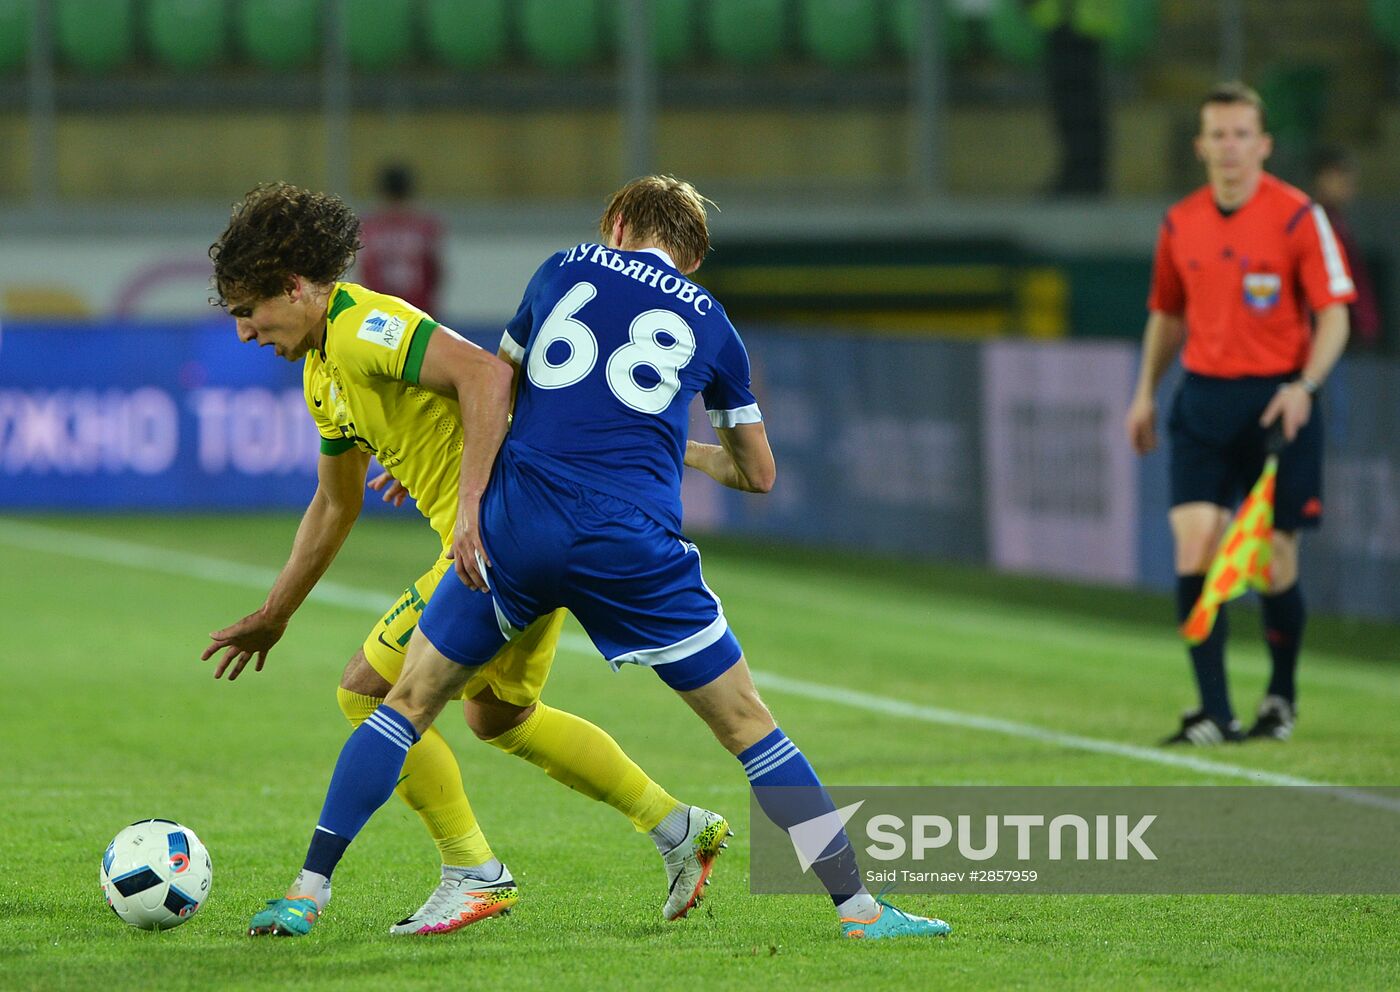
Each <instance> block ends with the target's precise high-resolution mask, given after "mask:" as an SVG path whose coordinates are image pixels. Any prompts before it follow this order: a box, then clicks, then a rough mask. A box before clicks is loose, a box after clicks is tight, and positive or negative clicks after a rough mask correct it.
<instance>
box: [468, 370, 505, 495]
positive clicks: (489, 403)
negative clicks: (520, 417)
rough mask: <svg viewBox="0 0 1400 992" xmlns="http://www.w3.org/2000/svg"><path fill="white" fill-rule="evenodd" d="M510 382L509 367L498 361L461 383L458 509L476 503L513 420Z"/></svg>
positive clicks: (484, 487)
mask: <svg viewBox="0 0 1400 992" xmlns="http://www.w3.org/2000/svg"><path fill="white" fill-rule="evenodd" d="M511 383H512V370H511V368H510V366H509V365H507V364H506V363H505V362H498V363H497V367H496V368H494V369H492V370H491V371H490V372H489V373H487V374H484V375H479V376H477V377H476V378H475V379H474V380H472V381H471V382H470V383H468V382H462V383H460V384H459V385H458V392H457V402H458V404H459V406H460V407H461V411H462V470H461V478H460V480H459V490H458V500H459V509H465V508H467V507H468V506H472V507H474V506H476V505H477V504H478V503H479V502H480V500H481V494H482V493H483V492H485V491H486V483H487V482H488V481H489V480H490V478H491V466H492V465H493V464H494V463H495V461H496V454H497V452H499V451H500V449H501V443H502V442H503V441H504V440H505V437H506V427H507V425H508V424H509V422H510V407H511Z"/></svg>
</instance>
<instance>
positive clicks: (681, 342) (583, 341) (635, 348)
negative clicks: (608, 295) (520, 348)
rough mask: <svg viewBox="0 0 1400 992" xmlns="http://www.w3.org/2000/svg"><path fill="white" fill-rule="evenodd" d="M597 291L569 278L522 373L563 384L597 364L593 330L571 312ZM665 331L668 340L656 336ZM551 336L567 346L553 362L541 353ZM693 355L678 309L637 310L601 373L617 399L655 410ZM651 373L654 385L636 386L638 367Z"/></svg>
mask: <svg viewBox="0 0 1400 992" xmlns="http://www.w3.org/2000/svg"><path fill="white" fill-rule="evenodd" d="M597 295H598V290H597V287H595V286H594V285H593V284H592V283H590V282H578V283H575V284H574V285H573V286H572V287H571V288H570V289H569V291H568V292H567V293H565V294H564V295H563V296H562V297H560V299H559V302H558V303H556V304H555V305H554V309H553V310H551V311H550V312H549V316H548V317H546V318H545V320H544V323H543V324H541V325H540V332H539V334H538V335H536V336H535V340H534V341H533V342H532V343H531V345H530V357H529V358H528V359H527V360H526V374H527V375H529V377H530V381H531V382H532V383H534V384H535V385H536V386H539V387H540V388H541V389H563V388H565V387H567V386H572V385H575V384H576V383H578V382H581V381H582V380H583V379H584V377H585V376H587V375H588V373H590V372H592V371H593V368H594V366H596V365H597V364H598V339H597V337H596V336H595V335H594V333H593V329H592V328H591V327H589V326H588V325H587V324H585V323H584V322H583V321H581V320H579V319H577V318H576V317H575V316H574V315H575V314H576V313H578V312H579V311H580V310H582V309H583V308H584V306H586V305H587V304H588V302H589V301H590V300H592V299H593V297H595V296H597ZM663 333H664V334H667V335H669V336H670V338H671V344H669V345H665V344H662V343H661V341H660V340H659V339H658V335H660V334H663ZM556 341H563V342H565V343H566V344H568V345H569V347H570V352H569V357H568V358H566V359H565V360H564V361H562V362H560V363H559V364H558V365H553V364H551V363H550V362H549V361H548V360H547V359H546V358H545V354H544V353H545V351H546V349H548V348H549V346H550V345H552V344H553V343H554V342H556ZM694 357H695V331H694V330H693V329H692V328H691V326H690V324H688V323H687V322H686V321H685V318H683V317H682V316H681V315H680V314H678V313H675V312H674V311H672V310H665V309H659V308H658V309H654V310H647V311H645V312H643V313H639V314H638V315H637V316H636V317H635V318H634V319H633V321H632V323H631V324H630V325H629V326H628V328H627V343H626V344H623V345H620V346H619V347H618V349H617V350H616V351H614V352H613V353H612V354H611V355H609V356H608V361H607V365H606V366H605V378H606V380H607V383H608V390H609V391H610V392H611V393H612V394H613V396H615V397H616V398H617V400H618V402H619V403H621V404H623V405H624V406H626V407H628V408H630V409H633V410H636V411H637V412H638V413H648V414H660V413H662V412H664V411H665V410H666V408H667V407H668V406H670V405H671V401H672V400H673V399H675V398H676V393H678V392H680V388H681V380H680V370H681V369H683V368H685V367H686V366H687V365H689V364H690V360H691V359H692V358H694ZM643 365H645V366H647V367H649V368H651V369H652V370H653V371H655V372H656V374H657V376H658V379H659V381H658V382H657V383H656V385H654V386H641V385H638V384H637V380H636V379H635V378H634V377H633V372H635V371H636V370H637V368H639V367H640V366H643Z"/></svg>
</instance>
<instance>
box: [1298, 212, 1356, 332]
mask: <svg viewBox="0 0 1400 992" xmlns="http://www.w3.org/2000/svg"><path fill="white" fill-rule="evenodd" d="M1294 237H1295V238H1297V239H1298V278H1299V281H1300V282H1301V283H1302V287H1303V295H1304V296H1305V297H1306V299H1307V301H1308V306H1309V307H1311V308H1312V309H1313V310H1321V309H1322V308H1323V307H1326V306H1331V305H1332V304H1333V303H1350V302H1351V301H1353V300H1355V299H1356V286H1355V284H1354V283H1353V282H1352V279H1351V268H1350V266H1349V265H1348V264H1347V257H1346V253H1345V252H1344V251H1343V250H1342V245H1341V242H1340V241H1339V240H1338V239H1337V232H1336V231H1334V230H1332V224H1331V222H1330V221H1328V219H1327V212H1326V211H1324V210H1323V209H1322V207H1321V206H1319V205H1318V204H1316V203H1314V204H1312V206H1310V207H1309V208H1308V214H1307V216H1305V217H1304V218H1303V220H1302V222H1301V223H1299V224H1298V226H1297V227H1296V228H1295V229H1294Z"/></svg>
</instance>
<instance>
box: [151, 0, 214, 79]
mask: <svg viewBox="0 0 1400 992" xmlns="http://www.w3.org/2000/svg"><path fill="white" fill-rule="evenodd" d="M226 14H227V10H226V8H225V4H224V0H147V3H146V18H145V20H146V25H145V26H146V43H147V45H148V47H149V48H150V51H151V54H152V55H154V56H155V58H156V61H157V62H159V63H160V64H161V65H164V66H166V67H168V68H171V69H175V70H178V71H180V72H192V71H195V70H198V69H204V68H207V67H208V66H211V65H213V64H214V63H215V62H218V61H219V60H220V59H221V58H222V57H223V54H224V28H225V20H224V18H225V16H226Z"/></svg>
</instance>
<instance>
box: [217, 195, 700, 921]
mask: <svg viewBox="0 0 1400 992" xmlns="http://www.w3.org/2000/svg"><path fill="white" fill-rule="evenodd" d="M359 247H360V243H359V221H358V220H357V219H356V217H355V215H354V214H353V213H352V212H351V211H350V209H349V208H348V207H347V206H346V205H345V204H344V203H342V202H341V201H340V200H339V199H337V198H336V197H333V196H329V195H324V194H318V193H312V192H308V191H306V190H302V189H298V188H296V187H292V186H288V185H285V184H271V185H264V186H259V187H257V188H256V189H254V190H252V191H251V192H250V193H249V194H248V195H247V196H246V197H245V198H244V200H243V201H242V202H241V203H239V204H238V205H237V206H236V207H235V208H234V210H233V214H232V217H231V219H230V221H229V225H228V227H227V229H226V230H225V231H224V233H223V235H222V236H221V237H220V238H219V240H218V241H217V242H216V243H215V244H214V245H213V247H212V248H210V251H209V254H210V257H211V258H212V259H213V261H214V276H215V286H216V290H217V293H218V299H219V302H220V303H222V304H223V305H224V306H226V307H227V308H228V311H229V313H230V314H231V315H232V316H233V317H234V318H235V320H236V321H237V329H238V335H239V338H240V339H241V340H243V341H246V342H256V343H257V344H258V345H259V346H261V347H269V346H270V347H272V348H274V349H275V350H276V352H277V354H278V355H279V356H281V357H282V358H285V359H287V360H289V361H294V362H295V361H301V362H303V363H304V364H303V368H304V373H303V383H304V387H305V394H306V405H307V409H308V410H309V411H310V413H311V416H312V419H313V420H314V421H315V423H316V427H317V428H318V430H319V432H320V435H321V452H320V456H319V459H318V463H317V487H316V492H315V495H314V496H313V497H312V499H311V503H310V505H309V506H308V507H307V510H306V512H305V514H304V515H303V517H302V521H301V525H300V527H299V528H298V530H297V535H296V539H295V541H294V543H293V546H292V551H291V555H290V557H289V558H288V560H287V563H286V564H285V565H284V566H283V568H282V571H281V573H280V574H279V575H278V577H277V580H276V582H275V583H274V584H273V587H272V589H271V590H270V591H269V593H268V595H267V597H266V599H265V601H264V602H263V605H262V606H261V607H259V609H257V610H256V611H255V612H253V613H251V614H249V615H248V616H246V617H244V618H243V619H241V620H239V621H238V622H236V623H233V624H231V625H229V626H228V627H225V628H224V629H222V630H218V631H215V632H214V633H213V634H211V635H210V639H211V640H210V644H209V646H208V647H207V648H206V649H205V651H204V654H203V658H204V659H205V660H208V659H209V658H211V657H213V656H214V655H216V654H218V653H219V652H220V651H223V654H222V656H221V657H220V658H219V660H218V661H217V663H216V666H215V669H214V677H215V678H220V677H222V676H223V675H224V674H227V675H228V678H229V681H233V680H234V679H236V678H237V677H238V676H239V674H240V673H241V672H242V671H243V670H244V668H245V667H246V666H247V665H248V664H249V662H250V661H251V662H254V670H255V671H261V670H262V668H263V664H264V661H265V659H266V656H267V653H268V651H269V650H270V649H271V648H272V647H273V645H275V644H276V643H277V641H278V640H279V639H280V638H281V636H282V634H283V632H284V631H285V630H286V628H287V624H288V621H289V620H290V619H291V617H292V614H293V613H294V612H295V611H296V609H297V608H298V607H299V606H300V605H301V603H302V602H303V601H304V600H305V598H306V596H307V595H308V594H309V593H310V592H311V590H312V588H313V587H314V586H315V585H316V582H317V581H318V580H319V579H320V577H321V575H322V574H323V573H324V572H325V570H326V568H327V567H328V566H329V565H330V563H331V561H332V560H333V559H334V558H335V556H336V553H337V552H338V551H339V550H340V547H341V545H342V544H343V542H344V541H345V538H346V537H347V536H348V535H349V533H350V529H351V528H352V527H353V526H354V523H355V520H356V518H357V516H358V514H359V511H360V508H361V505H362V503H363V498H364V487H365V478H366V473H367V470H368V467H369V463H370V456H371V455H374V456H375V457H377V458H378V460H379V462H380V464H381V465H382V466H383V467H384V468H385V469H386V470H388V471H389V472H391V473H392V475H393V477H394V479H396V480H397V482H398V483H399V484H401V485H402V486H403V487H405V488H406V489H407V491H408V492H409V493H410V494H412V495H413V496H414V497H415V499H416V500H417V503H418V507H419V509H420V510H421V511H422V513H423V515H424V516H426V517H427V518H428V520H429V521H430V523H431V524H432V527H433V529H434V530H435V531H436V532H437V534H438V536H439V537H440V538H441V540H442V549H443V550H442V554H441V556H439V558H438V559H437V561H435V562H434V563H433V565H432V566H431V567H430V568H429V569H428V570H427V571H426V572H425V573H424V574H423V575H422V576H421V577H420V578H419V579H418V580H417V581H416V582H414V583H413V585H412V586H410V587H409V588H408V590H407V591H405V592H404V594H403V596H402V597H400V599H399V600H398V601H397V602H396V603H395V604H394V605H393V606H392V607H391V608H390V609H389V611H388V612H387V613H385V615H384V616H383V618H382V619H381V620H380V621H379V622H378V623H377V624H376V625H375V627H374V629H373V630H372V631H371V632H370V634H369V636H368V637H367V638H366V639H365V643H364V646H363V648H362V649H361V650H360V651H359V652H358V653H356V655H355V657H354V658H352V659H351V660H350V663H349V665H348V666H347V667H346V668H345V672H344V674H343V676H342V677H341V681H340V687H339V689H338V691H337V694H336V695H337V699H338V700H339V703H340V707H341V709H342V711H343V712H344V713H345V715H346V717H347V718H348V719H349V720H350V722H351V724H352V725H354V726H359V725H360V724H362V723H367V724H368V725H370V726H373V727H375V729H378V726H377V724H376V723H375V720H376V718H375V716H374V714H375V710H376V709H377V707H378V705H379V703H380V701H381V700H382V699H383V697H384V696H385V694H386V693H387V692H388V690H389V688H390V685H391V684H392V683H393V682H395V681H396V680H397V678H398V676H399V673H400V670H401V668H402V666H403V660H404V650H405V646H406V645H407V643H408V640H409V636H410V635H411V634H412V632H413V630H414V628H415V627H416V625H417V622H418V617H419V615H420V614H421V613H422V611H423V606H424V604H425V602H426V601H427V600H428V599H429V598H430V597H431V596H432V594H433V590H434V589H435V587H436V586H437V583H438V580H439V579H441V578H442V576H443V575H444V574H445V573H446V571H447V570H448V569H449V568H452V567H454V552H456V553H458V554H457V556H456V560H455V564H456V567H457V568H458V570H459V572H462V573H463V575H464V578H465V577H467V576H471V578H470V579H467V581H472V580H473V579H475V580H476V581H477V582H479V581H480V579H479V576H480V571H479V569H480V565H479V563H478V561H477V560H476V559H477V555H478V554H479V547H480V546H479V544H478V543H476V540H477V539H476V534H475V531H476V520H475V513H476V500H477V499H478V498H479V495H480V489H481V488H483V487H484V485H485V481H486V476H487V473H488V472H489V470H490V466H491V462H492V460H493V459H494V457H495V453H496V450H497V448H498V447H499V445H500V443H501V439H502V438H503V437H504V434H505V430H506V421H507V417H506V413H505V411H506V410H507V409H508V405H509V389H510V381H511V379H510V369H509V367H508V366H507V365H506V364H505V363H503V362H500V361H499V360H498V359H497V358H496V357H494V356H492V355H490V354H488V353H486V352H484V351H482V350H481V349H480V348H477V347H476V346H474V345H472V344H471V343H469V342H467V341H465V340H464V339H462V338H461V337H459V336H458V335H456V334H454V333H453V332H452V331H451V330H449V329H448V328H446V327H442V326H440V325H439V324H438V323H437V322H436V321H434V320H433V319H432V318H431V317H429V316H428V315H427V314H425V313H423V312H421V311H419V310H416V309H414V308H413V307H411V306H409V305H408V304H406V303H404V302H403V301H402V300H399V299H396V298H394V297H390V296H385V295H383V294H381V293H376V292H373V291H372V290H369V289H366V288H365V287H363V286H358V285H355V284H353V283H348V282H341V281H339V280H340V277H341V276H342V275H343V274H344V272H345V271H346V270H347V269H348V268H349V267H350V265H351V263H352V262H353V260H354V257H355V252H356V251H357V250H358V249H359ZM464 559H466V560H464ZM562 623H563V611H559V612H556V613H553V614H550V615H547V616H544V617H541V618H540V619H539V620H538V621H536V623H535V624H533V625H532V626H531V627H530V629H529V630H527V631H526V632H525V634H524V635H523V636H521V637H519V638H517V639H516V640H515V641H513V642H511V643H510V644H508V645H506V646H505V647H504V648H503V649H502V650H501V652H500V653H499V654H498V655H497V656H496V657H495V658H494V659H493V660H492V661H491V662H490V663H489V664H487V665H485V666H483V668H482V670H481V672H480V673H479V675H478V676H477V677H475V678H474V679H473V680H472V681H471V682H470V683H469V684H468V685H467V686H466V688H465V689H464V691H463V693H462V696H463V697H464V699H465V711H466V718H467V723H468V724H469V725H470V726H471V728H472V731H473V732H474V733H475V734H476V735H477V737H479V738H481V739H483V740H486V741H488V742H489V743H491V744H493V745H495V746H496V747H498V748H500V749H502V750H504V751H507V752H509V753H512V754H517V755H519V756H520V757H522V758H525V759H526V760H527V761H529V762H531V763H532V764H535V765H537V766H538V767H540V768H542V769H543V770H544V771H545V772H546V773H548V774H549V775H550V776H551V777H552V778H554V779H556V780H557V781H559V782H562V783H564V784H565V785H568V786H569V787H571V788H573V789H575V790H577V791H579V792H582V793H583V794H584V795H587V796H590V797H591V798H594V799H599V800H602V801H603V802H606V803H608V804H609V805H611V806H613V807H614V808H615V809H617V810H618V811H619V812H621V813H622V814H623V815H624V816H626V817H627V818H628V819H629V820H631V822H632V823H633V825H634V826H635V827H636V829H637V830H639V831H642V832H646V833H648V834H649V835H650V836H651V838H652V840H653V841H654V842H655V843H656V845H657V849H658V850H659V851H660V852H661V853H662V856H663V860H664V861H665V863H666V868H667V876H668V879H667V880H668V883H669V889H668V898H667V902H666V905H665V907H664V909H663V913H664V914H665V916H666V917H667V918H668V919H673V918H676V917H678V916H683V915H684V914H685V912H686V911H687V910H688V909H689V908H690V906H691V905H693V903H694V902H695V899H696V897H697V896H698V892H699V889H700V888H701V886H702V883H703V882H704V878H705V876H706V875H707V874H708V860H709V852H708V851H707V850H705V849H704V847H703V845H700V844H698V843H697V842H696V838H695V837H693V836H692V834H693V833H695V831H694V829H693V824H694V823H695V822H697V821H698V819H699V818H698V817H697V816H696V815H695V813H693V812H692V808H691V807H689V806H686V805H684V804H682V803H679V802H677V801H676V800H675V799H674V798H673V797H671V796H670V795H669V794H668V793H667V792H666V791H665V790H664V789H662V788H661V787H660V786H659V785H657V784H656V783H655V782H653V781H652V780H651V779H650V778H648V777H647V775H646V774H645V773H644V772H643V771H642V770H641V769H640V768H639V767H638V766H637V765H636V764H635V763H634V762H633V761H632V760H631V759H630V758H628V757H627V755H626V754H624V753H623V751H622V749H621V748H620V747H619V746H618V744H617V742H616V741H614V740H613V739H612V737H610V736H609V735H608V734H607V733H606V732H605V731H603V730H601V729H600V728H598V727H596V726H594V725H593V724H591V723H589V722H588V721H586V720H583V719H581V718H579V717H577V716H574V715H572V714H569V713H565V712H563V711H561V710H556V709H553V708H551V707H548V706H546V705H544V704H543V703H541V702H540V701H539V698H540V693H541V691H542V689H543V688H544V683H545V680H546V678H547V677H548V675H549V669H550V666H551V664H552V663H553V660H554V652H555V647H556V644H557V641H558V638H559V629H560V626H561V624H562ZM381 732H383V731H381ZM390 732H392V729H390ZM404 746H405V747H407V750H408V757H407V759H406V762H405V764H404V770H403V778H402V779H401V780H400V782H399V786H398V789H397V792H398V794H399V795H400V796H401V797H402V798H403V800H404V801H405V802H406V803H408V805H409V806H410V807H412V808H413V809H414V810H415V811H416V812H417V813H418V814H419V816H420V817H421V818H422V820H423V823H424V825H425V826H426V827H427V829H428V832H429V833H430V834H431V835H432V837H433V840H434V841H435V842H436V843H437V846H438V849H439V851H440V853H441V855H442V862H443V867H442V875H441V881H440V883H439V885H438V887H437V888H436V889H435V890H434V892H433V893H432V895H431V896H430V897H429V898H428V900H427V901H426V902H425V903H424V904H423V905H422V907H420V908H419V909H418V910H417V911H416V912H415V913H413V914H412V915H410V916H409V917H407V918H406V919H404V920H403V921H401V922H400V923H398V924H396V925H395V926H394V927H392V928H391V932H392V933H396V934H419V933H443V932H446V931H450V930H455V929H458V928H459V927H462V926H465V925H466V924H468V923H472V922H475V921H476V920H479V919H484V918H486V917H488V916H493V915H496V914H499V913H502V912H504V911H506V910H508V909H509V908H510V907H511V906H512V905H514V903H515V901H516V899H517V898H518V891H517V888H516V885H515V882H514V880H513V879H512V877H511V875H510V872H509V871H508V870H506V868H505V866H504V865H502V864H501V862H500V861H499V860H497V859H496V858H495V856H494V855H493V853H492V851H491V848H490V846H489V845H488V844H487V842H486V839H485V837H484V836H483V835H482V832H481V828H480V827H479V826H478V825H477V822H476V818H475V816H474V815H473V813H472V809H471V806H470V804H469V803H468V801H467V797H466V793H465V791H464V790H463V786H462V779H461V773H460V771H459V769H458V766H457V762H456V759H455V758H454V756H453V754H452V751H451V749H450V747H449V746H448V744H447V742H446V741H445V740H444V739H443V737H442V735H441V734H440V733H439V732H438V731H437V730H436V729H430V730H429V731H428V732H427V733H426V734H424V735H423V736H422V739H421V740H419V741H418V742H417V743H416V744H413V745H412V746H411V747H408V745H407V742H405V744H404ZM329 898H330V880H329V878H328V877H325V876H321V875H318V874H316V873H315V872H314V871H303V873H302V875H301V876H299V878H298V880H297V884H296V885H295V886H294V887H293V890H292V891H291V892H289V893H288V898H287V899H284V900H276V901H274V902H275V903H277V904H286V906H285V907H282V908H281V909H280V910H279V913H280V916H279V918H278V921H277V922H276V923H275V924H273V923H269V924H268V926H266V927H259V926H258V925H257V924H256V921H255V925H254V930H255V932H277V933H289V932H305V930H306V929H309V928H310V925H311V922H313V921H314V920H315V919H316V918H317V916H318V915H319V914H320V913H321V911H322V910H323V909H324V908H325V904H326V902H327V901H328V900H329ZM283 910H285V911H283ZM260 915H261V914H260ZM303 927H304V928H303Z"/></svg>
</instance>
